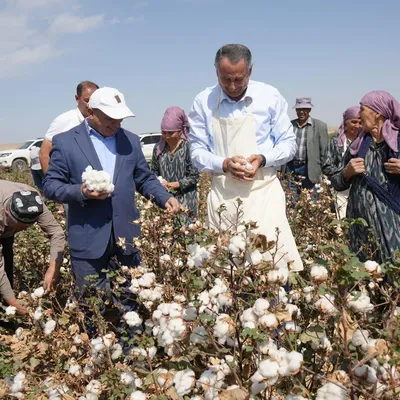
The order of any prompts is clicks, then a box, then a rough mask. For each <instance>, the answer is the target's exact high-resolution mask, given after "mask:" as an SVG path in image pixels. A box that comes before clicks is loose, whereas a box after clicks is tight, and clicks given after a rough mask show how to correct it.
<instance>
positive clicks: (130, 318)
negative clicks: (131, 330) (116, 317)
mask: <svg viewBox="0 0 400 400" xmlns="http://www.w3.org/2000/svg"><path fill="white" fill-rule="evenodd" d="M123 318H124V320H125V321H126V323H127V324H128V325H129V326H131V327H135V326H140V325H141V324H142V322H143V320H142V318H140V316H139V314H138V313H137V312H135V311H129V312H127V313H126V314H124V316H123Z"/></svg>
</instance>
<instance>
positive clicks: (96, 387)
mask: <svg viewBox="0 0 400 400" xmlns="http://www.w3.org/2000/svg"><path fill="white" fill-rule="evenodd" d="M86 390H87V391H88V392H90V393H93V394H96V395H99V394H100V393H101V383H100V382H99V381H97V380H96V379H92V380H91V381H90V382H89V383H88V384H87V385H86Z"/></svg>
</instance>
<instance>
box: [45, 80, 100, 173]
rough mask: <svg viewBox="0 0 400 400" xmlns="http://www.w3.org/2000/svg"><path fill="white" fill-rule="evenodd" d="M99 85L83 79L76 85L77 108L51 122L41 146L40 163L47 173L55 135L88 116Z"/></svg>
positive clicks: (72, 126)
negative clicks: (93, 96)
mask: <svg viewBox="0 0 400 400" xmlns="http://www.w3.org/2000/svg"><path fill="white" fill-rule="evenodd" d="M98 88H99V87H98V85H96V84H95V83H93V82H90V81H83V82H81V83H79V84H78V86H77V87H76V95H75V100H76V103H77V104H78V106H77V108H74V109H73V110H70V111H67V112H65V113H63V114H61V115H59V116H58V117H56V118H55V119H54V120H53V121H52V123H51V124H50V127H49V129H48V130H47V132H46V135H45V136H44V141H43V144H42V147H41V148H40V164H41V166H42V171H43V173H44V174H46V172H47V170H48V168H49V160H50V150H51V147H52V141H53V136H55V135H58V134H59V133H63V132H67V131H69V130H70V129H72V128H74V127H75V126H78V125H80V124H81V123H82V122H83V120H84V119H85V118H86V117H87V116H88V107H87V105H88V102H89V99H90V96H91V95H92V93H93V92H94V91H95V90H96V89H98Z"/></svg>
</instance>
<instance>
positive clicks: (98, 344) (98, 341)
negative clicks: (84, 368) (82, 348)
mask: <svg viewBox="0 0 400 400" xmlns="http://www.w3.org/2000/svg"><path fill="white" fill-rule="evenodd" d="M90 343H91V345H92V351H93V352H94V353H99V352H101V351H103V350H104V349H105V348H106V347H105V345H104V343H103V339H102V338H101V337H98V338H95V339H92V341H91V342H90Z"/></svg>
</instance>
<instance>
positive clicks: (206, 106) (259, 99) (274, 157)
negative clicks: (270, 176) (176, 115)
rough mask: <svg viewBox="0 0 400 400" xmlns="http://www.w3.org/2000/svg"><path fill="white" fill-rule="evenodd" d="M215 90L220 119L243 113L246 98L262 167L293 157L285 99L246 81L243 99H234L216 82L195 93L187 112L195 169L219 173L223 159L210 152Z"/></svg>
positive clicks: (212, 143) (264, 87)
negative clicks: (254, 126) (251, 115)
mask: <svg viewBox="0 0 400 400" xmlns="http://www.w3.org/2000/svg"><path fill="white" fill-rule="evenodd" d="M219 92H221V96H220V104H219V116H220V118H232V117H233V118H235V117H238V116H240V115H244V114H245V113H246V112H247V104H248V102H249V100H250V103H251V107H252V114H253V115H254V118H255V123H256V140H257V151H258V154H262V155H263V156H264V157H265V159H266V165H265V166H266V167H275V168H278V167H279V166H281V165H283V164H285V163H286V162H288V161H290V160H291V159H293V157H294V155H295V153H296V149H297V145H296V136H295V134H294V132H293V125H292V123H291V122H290V118H289V116H288V114H287V107H288V106H287V102H286V100H285V99H284V98H283V97H282V95H281V94H280V93H279V91H278V90H277V89H275V88H274V87H273V86H270V85H267V84H265V83H262V82H256V81H250V82H249V85H248V87H247V90H246V93H245V94H244V96H243V98H242V99H240V100H239V101H234V100H232V99H230V98H229V97H228V96H227V95H226V94H225V93H224V92H223V91H221V87H220V85H219V84H217V85H215V86H213V87H210V88H207V89H205V90H204V91H202V92H201V93H199V94H198V95H197V96H196V98H195V99H194V102H193V106H192V109H191V111H190V114H189V122H190V134H189V138H190V142H191V154H192V160H193V162H194V165H195V166H196V167H197V168H198V169H200V170H201V171H207V172H215V173H222V172H223V169H222V165H223V162H224V158H223V157H220V156H218V155H215V154H213V150H214V140H213V132H212V119H213V114H214V112H215V110H216V108H217V98H218V93H219ZM236 155H238V156H240V155H241V154H236Z"/></svg>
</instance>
